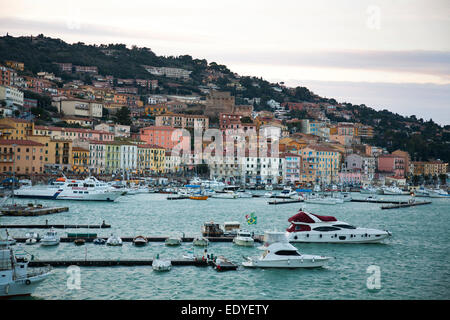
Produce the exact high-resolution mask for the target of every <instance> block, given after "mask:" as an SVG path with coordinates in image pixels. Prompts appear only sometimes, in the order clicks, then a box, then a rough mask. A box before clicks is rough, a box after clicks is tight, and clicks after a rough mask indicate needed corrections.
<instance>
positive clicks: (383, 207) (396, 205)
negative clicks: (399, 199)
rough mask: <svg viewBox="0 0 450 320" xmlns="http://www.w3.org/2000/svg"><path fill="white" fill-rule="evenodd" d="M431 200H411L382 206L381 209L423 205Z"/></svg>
mask: <svg viewBox="0 0 450 320" xmlns="http://www.w3.org/2000/svg"><path fill="white" fill-rule="evenodd" d="M430 203H431V201H421V202H410V203H406V204H405V203H403V204H393V205H390V206H382V207H381V209H397V208H407V207H415V206H421V205H424V204H430Z"/></svg>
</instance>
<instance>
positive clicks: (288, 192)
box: [277, 187, 298, 199]
mask: <svg viewBox="0 0 450 320" xmlns="http://www.w3.org/2000/svg"><path fill="white" fill-rule="evenodd" d="M297 197H298V193H297V192H296V191H294V190H292V188H291V187H285V188H283V190H282V191H281V192H280V194H278V195H277V198H289V199H292V198H297Z"/></svg>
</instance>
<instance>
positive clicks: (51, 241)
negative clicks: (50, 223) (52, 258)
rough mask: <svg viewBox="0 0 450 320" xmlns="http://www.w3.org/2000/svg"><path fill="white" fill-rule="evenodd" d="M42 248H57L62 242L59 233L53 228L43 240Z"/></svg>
mask: <svg viewBox="0 0 450 320" xmlns="http://www.w3.org/2000/svg"><path fill="white" fill-rule="evenodd" d="M40 242H41V246H56V245H58V244H59V242H60V238H59V235H58V233H57V232H56V231H55V230H54V229H53V228H52V229H50V230H49V231H47V232H46V233H45V234H44V236H43V237H42V239H41V241H40Z"/></svg>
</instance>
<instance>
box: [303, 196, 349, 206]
mask: <svg viewBox="0 0 450 320" xmlns="http://www.w3.org/2000/svg"><path fill="white" fill-rule="evenodd" d="M305 202H306V203H313V204H326V205H334V204H337V203H344V200H342V199H338V198H331V197H317V196H312V197H309V198H307V199H305Z"/></svg>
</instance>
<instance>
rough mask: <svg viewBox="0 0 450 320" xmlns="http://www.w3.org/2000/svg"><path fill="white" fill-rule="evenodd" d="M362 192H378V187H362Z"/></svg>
mask: <svg viewBox="0 0 450 320" xmlns="http://www.w3.org/2000/svg"><path fill="white" fill-rule="evenodd" d="M360 192H361V193H362V194H376V193H377V188H374V187H372V186H365V187H362V188H361V190H360Z"/></svg>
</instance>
